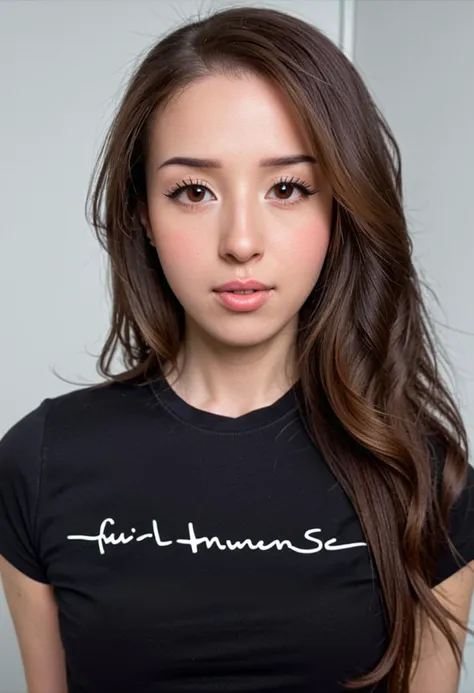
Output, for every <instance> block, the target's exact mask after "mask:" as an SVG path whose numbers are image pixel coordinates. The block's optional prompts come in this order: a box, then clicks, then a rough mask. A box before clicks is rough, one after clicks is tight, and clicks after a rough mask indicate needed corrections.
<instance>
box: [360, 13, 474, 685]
mask: <svg viewBox="0 0 474 693" xmlns="http://www.w3.org/2000/svg"><path fill="white" fill-rule="evenodd" d="M354 26H355V30H354V53H353V60H354V64H355V66H356V67H357V68H358V70H359V72H361V74H362V76H363V78H364V80H365V82H366V84H367V85H368V86H369V88H370V90H371V92H372V94H373V96H374V98H375V101H376V102H377V104H378V105H379V107H380V108H381V111H382V113H383V115H384V116H385V117H386V118H387V120H388V122H389V125H390V126H391V129H392V131H393V132H394V134H395V137H396V139H397V141H398V144H399V146H400V149H401V155H402V164H403V166H402V172H403V176H404V193H405V209H406V215H407V219H408V222H409V227H410V231H411V235H412V237H413V242H414V251H415V257H416V262H417V266H418V267H419V269H420V271H421V272H422V275H423V277H424V279H425V281H426V282H427V283H428V284H429V285H430V286H431V287H432V288H433V289H434V290H435V292H436V294H437V297H438V300H439V306H438V305H437V304H436V303H435V302H433V301H432V300H429V305H430V308H431V311H432V313H433V315H434V316H435V319H436V327H437V330H438V333H439V335H440V337H441V340H442V343H444V345H445V347H446V350H447V353H448V357H449V359H450V361H451V364H452V366H453V368H454V378H453V379H452V381H451V390H452V392H453V393H454V394H455V395H456V397H457V399H458V402H459V404H460V406H461V411H462V414H463V416H464V420H465V424H466V427H467V430H468V435H469V439H470V443H471V445H473V444H474V435H473V434H474V309H473V303H474V208H473V206H472V200H473V187H474V173H473V161H474V120H473V113H474V40H473V36H474V2H466V1H465V0H377V1H376V2H374V1H373V0H357V2H356V4H355V24H354ZM427 296H428V298H429V294H427ZM471 463H472V459H471ZM471 627H472V628H474V608H473V609H472V611H471ZM465 665H466V672H465V673H464V675H463V677H462V682H461V688H460V690H461V692H462V693H472V691H474V639H473V638H472V637H471V636H468V639H467V643H466V650H465Z"/></svg>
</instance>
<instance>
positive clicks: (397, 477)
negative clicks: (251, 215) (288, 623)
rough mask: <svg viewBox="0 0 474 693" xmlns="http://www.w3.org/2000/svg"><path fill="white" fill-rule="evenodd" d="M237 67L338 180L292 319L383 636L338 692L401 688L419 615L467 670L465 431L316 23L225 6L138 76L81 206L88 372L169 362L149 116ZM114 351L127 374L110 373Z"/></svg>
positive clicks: (376, 133) (304, 378)
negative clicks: (98, 257) (146, 205)
mask: <svg viewBox="0 0 474 693" xmlns="http://www.w3.org/2000/svg"><path fill="white" fill-rule="evenodd" d="M241 71H244V72H245V71H247V72H248V71H250V72H253V73H255V74H258V75H261V76H264V77H265V78H269V79H271V80H273V81H274V83H275V84H276V85H278V86H279V87H281V88H282V90H283V92H284V93H285V94H286V96H287V99H288V101H289V103H290V104H291V105H292V106H294V109H295V113H296V114H298V117H299V118H300V119H301V126H302V127H303V128H304V129H305V131H306V132H307V134H308V137H309V141H310V143H311V146H312V147H313V149H314V152H313V153H314V155H315V156H316V157H317V159H318V161H319V164H320V166H321V169H322V172H323V174H324V175H325V176H326V179H327V180H328V182H329V184H330V185H331V186H332V189H333V196H334V202H333V222H332V229H331V240H330V245H329V249H328V253H327V257H326V260H325V264H324V266H323V270H322V272H321V274H320V277H319V279H318V281H317V283H316V285H315V287H314V290H313V292H312V294H311V295H310V297H309V298H308V300H307V301H306V303H305V305H304V306H303V307H302V308H301V311H300V321H299V322H300V329H299V333H298V357H299V374H300V385H299V398H300V407H301V413H302V416H303V420H304V422H305V424H306V426H307V429H308V431H309V433H310V435H311V436H312V438H313V440H314V441H315V443H316V445H317V446H318V447H319V449H320V450H321V451H322V453H323V455H324V458H325V460H326V462H327V464H328V465H329V467H330V469H331V470H332V472H333V473H334V475H335V477H336V479H337V480H338V481H339V483H340V484H341V486H342V488H343V490H344V491H345V492H346V493H347V494H348V496H349V498H350V500H351V501H352V503H353V505H354V507H355V510H356V512H357V513H358V516H359V518H360V521H361V523H362V527H363V530H364V532H365V535H366V538H367V542H368V546H369V550H370V551H371V553H372V555H373V558H374V562H375V565H376V568H377V571H378V574H379V578H380V584H381V589H382V595H383V601H384V608H385V617H386V622H387V627H388V631H389V635H390V641H389V645H388V648H387V650H386V652H385V654H384V656H383V658H382V659H381V661H380V662H379V663H378V665H377V666H376V668H375V669H374V670H373V671H372V672H370V673H368V674H367V675H365V676H362V677H360V678H359V679H357V680H355V681H350V682H347V687H348V688H361V687H363V686H369V685H373V684H376V683H377V682H378V681H380V680H382V679H384V678H385V677H387V679H386V680H387V681H388V684H389V691H390V693H405V692H406V691H407V690H408V685H409V679H410V674H411V672H412V670H413V668H414V665H415V663H416V658H417V652H416V647H415V645H416V642H417V638H416V632H417V627H418V626H419V624H420V622H421V621H420V620H419V619H421V617H423V618H425V617H427V618H430V619H432V621H433V622H434V624H435V625H436V626H437V627H438V628H439V629H440V630H441V631H442V633H443V634H444V635H445V636H446V638H447V639H448V641H449V643H450V646H451V648H452V651H453V653H454V654H455V656H456V659H457V662H458V664H459V665H460V663H461V651H460V648H459V646H458V645H457V643H456V640H455V638H454V636H453V634H452V632H451V628H450V620H453V621H455V622H456V623H458V625H462V624H461V623H459V622H458V621H457V620H456V619H454V617H451V615H450V613H449V611H448V610H447V609H446V608H445V607H444V606H442V605H441V603H440V602H439V601H438V600H437V599H436V597H435V596H434V595H433V593H432V591H431V587H432V586H433V574H434V570H435V565H436V555H437V551H438V550H439V546H440V545H441V542H442V541H447V542H448V545H449V547H450V549H451V550H452V551H453V553H454V551H455V550H454V546H453V545H452V543H451V542H450V540H449V536H448V533H447V528H448V526H449V524H448V517H449V511H450V509H451V507H452V505H453V503H454V501H455V500H456V499H457V497H458V496H459V494H460V492H461V489H462V488H463V485H464V484H465V479H466V473H467V459H468V440H467V434H466V431H465V428H464V425H463V422H462V419H461V416H460V414H459V411H458V409H457V406H456V403H455V401H454V399H453V397H452V396H451V395H450V393H449V390H448V388H447V387H446V386H445V385H444V384H443V382H442V379H441V375H440V372H439V359H440V358H441V357H443V358H446V356H445V354H444V352H443V350H442V348H441V345H439V344H437V340H436V335H435V332H434V328H433V325H432V323H431V321H430V316H429V314H428V312H427V309H426V307H425V305H424V303H423V297H422V293H421V281H420V279H419V278H418V276H417V273H416V271H415V268H414V265H413V263H412V242H411V239H410V237H409V234H408V230H407V223H406V220H405V217H404V212H403V201H402V181H401V163H400V152H399V148H398V146H397V143H396V141H395V139H394V137H393V134H392V133H391V131H390V129H389V127H388V125H387V123H386V122H385V120H384V118H383V117H382V115H381V113H380V112H379V110H378V108H377V106H376V105H375V104H374V102H373V100H372V98H371V96H370V94H369V92H368V89H367V88H366V86H365V85H364V83H363V81H362V79H361V77H360V76H359V74H358V72H357V71H356V69H355V68H354V66H353V65H352V64H351V62H350V61H349V60H348V59H347V58H346V57H345V56H344V54H343V53H342V52H341V51H340V50H339V49H338V48H337V47H336V45H334V44H333V43H332V42H331V41H330V40H329V39H328V38H327V37H326V36H325V35H324V34H323V33H322V32H320V31H319V30H318V29H317V28H315V27H314V26H311V25H309V24H307V23H305V22H303V21H302V20H300V19H298V18H296V17H294V16H291V15H288V14H285V13H282V12H279V11H276V10H270V9H257V8H250V7H242V8H235V7H234V8H232V9H228V10H225V11H220V12H217V13H214V14H212V15H210V16H207V17H205V18H203V19H199V20H196V21H194V22H192V23H188V24H186V25H184V26H182V27H180V28H178V29H177V30H175V31H173V32H172V33H170V34H168V35H167V36H165V37H164V38H163V39H162V40H161V41H159V42H158V43H157V44H156V45H155V46H154V47H152V48H151V50H150V51H149V52H148V53H147V55H146V57H145V58H144V59H143V60H142V61H141V63H140V64H139V66H138V67H137V68H136V69H135V72H134V74H133V75H132V77H131V79H130V81H129V84H128V86H127V89H126V91H125V94H124V96H123V100H122V102H121V104H120V107H119V109H118V111H117V113H116V115H115V118H114V120H113V123H112V125H111V127H110V130H109V132H108V135H107V138H106V140H105V141H104V144H103V146H102V149H101V151H100V154H99V158H98V160H97V163H96V166H95V168H94V173H93V177H92V179H91V182H90V186H89V191H88V195H87V202H86V205H88V204H89V202H90V203H91V205H90V217H89V216H88V218H89V219H91V223H92V225H93V227H94V229H95V231H96V233H97V235H98V238H99V241H100V242H101V244H102V245H103V247H104V248H105V250H106V252H107V253H108V256H109V259H110V272H111V274H110V279H111V294H112V301H113V305H112V321H111V327H110V331H109V333H108V337H107V340H106V343H105V345H104V347H103V350H102V353H101V355H100V359H99V361H98V370H99V372H100V374H101V375H102V376H103V377H105V378H106V379H107V381H111V380H120V381H129V382H132V381H136V382H146V380H147V377H148V376H149V374H150V373H156V372H159V373H162V372H163V369H164V366H165V365H166V364H168V365H169V364H173V365H175V364H176V357H177V354H178V349H179V346H180V343H181V340H182V338H183V325H184V314H183V309H182V306H181V305H180V304H179V302H178V300H177V299H176V297H175V296H174V294H173V292H172V291H171V289H170V287H169V285H168V284H167V281H166V279H165V277H164V274H163V271H162V269H161V266H160V263H159V259H158V257H157V254H156V251H155V250H154V249H153V248H152V247H150V245H149V243H148V242H147V238H146V233H145V230H144V228H143V226H142V224H141V223H140V220H139V215H138V201H139V200H145V201H146V188H145V161H146V157H147V152H148V140H149V137H150V128H151V123H152V118H155V117H157V115H159V112H160V110H161V109H163V108H164V107H165V106H166V105H167V104H168V103H169V101H170V99H171V98H173V97H174V96H176V95H177V94H178V93H179V91H180V90H181V89H182V88H183V87H185V86H186V85H187V84H189V83H191V82H192V81H193V80H196V79H199V78H200V77H203V76H205V75H208V74H213V73H216V72H224V73H233V72H237V73H239V72H241ZM88 212H89V208H88V206H86V215H87V214H88ZM116 355H120V356H121V358H122V359H123V363H124V365H125V369H124V370H122V371H121V372H120V373H115V374H114V373H113V368H112V365H113V363H112V362H113V358H114V356H116ZM440 461H441V462H442V464H441V465H440V464H439V462H440ZM443 471H444V474H443V473H442V472H443Z"/></svg>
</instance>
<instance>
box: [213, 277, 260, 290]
mask: <svg viewBox="0 0 474 693" xmlns="http://www.w3.org/2000/svg"><path fill="white" fill-rule="evenodd" d="M271 288H272V287H271V286H267V285H266V284H262V282H257V281H256V280H255V279H245V280H240V279H239V280H235V281H233V282H227V284H222V285H221V286H218V287H217V289H214V291H250V290H251V289H254V290H255V291H269V290H270V289H271Z"/></svg>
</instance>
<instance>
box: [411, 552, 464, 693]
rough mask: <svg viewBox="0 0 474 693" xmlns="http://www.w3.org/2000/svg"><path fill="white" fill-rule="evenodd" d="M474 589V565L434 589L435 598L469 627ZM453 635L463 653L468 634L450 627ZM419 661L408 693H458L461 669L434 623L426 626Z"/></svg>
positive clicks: (421, 636) (452, 626)
mask: <svg viewBox="0 0 474 693" xmlns="http://www.w3.org/2000/svg"><path fill="white" fill-rule="evenodd" d="M473 588H474V561H471V563H469V564H468V565H467V566H465V567H464V568H462V569H461V570H458V572H456V573H455V574H454V575H451V577H449V578H447V579H446V580H444V581H443V582H442V583H441V584H440V585H438V586H437V587H435V588H433V592H434V594H435V595H436V597H437V598H438V599H439V600H440V601H441V602H442V603H443V605H444V606H446V608H447V609H449V610H450V611H451V613H453V615H454V616H457V617H458V618H459V620H460V621H462V622H463V623H464V624H466V625H467V623H468V621H469V611H470V607H471V599H472V593H473ZM450 627H451V628H452V629H453V633H454V635H455V637H456V639H457V641H458V643H459V645H460V647H461V650H463V649H464V645H465V641H466V633H465V631H464V630H461V629H460V628H459V627H457V626H455V625H454V624H453V623H450ZM418 637H419V638H421V651H420V659H419V662H418V665H417V667H416V669H415V670H414V674H413V677H414V678H413V679H412V681H411V685H410V691H409V693H426V691H430V693H457V691H458V687H459V674H460V672H459V668H458V666H457V664H456V660H455V659H454V656H453V653H452V651H451V648H450V647H449V645H448V643H447V641H446V638H445V637H444V636H443V635H442V634H441V633H440V631H439V630H438V629H437V628H435V627H434V625H433V624H432V623H427V624H425V626H423V628H422V630H421V633H420V634H419V636H418Z"/></svg>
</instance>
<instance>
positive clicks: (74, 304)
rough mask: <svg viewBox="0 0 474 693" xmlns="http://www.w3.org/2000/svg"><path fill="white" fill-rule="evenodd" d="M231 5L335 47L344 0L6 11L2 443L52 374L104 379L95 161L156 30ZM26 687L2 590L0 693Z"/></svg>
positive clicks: (15, 7)
mask: <svg viewBox="0 0 474 693" xmlns="http://www.w3.org/2000/svg"><path fill="white" fill-rule="evenodd" d="M232 4H248V5H257V6H261V5H265V6H270V7H275V8H279V9H283V10H286V11H288V12H290V13H292V14H296V15H298V16H301V17H302V18H304V19H306V20H309V21H311V22H313V23H314V24H316V25H317V26H318V27H319V28H320V29H322V30H323V31H325V32H326V33H327V34H328V36H329V37H330V38H331V39H332V40H334V41H335V42H339V37H340V32H341V6H340V3H339V1H338V0H275V1H274V2H247V3H245V2H242V3H235V2H222V1H217V0H212V1H209V0H207V1H206V0H204V1H203V0H173V2H169V1H168V0H154V1H149V2H143V1H142V0H121V1H114V0H102V1H99V0H93V1H89V0H81V1H79V0H68V1H67V2H65V1H62V2H47V1H41V2H21V1H20V0H15V1H11V2H8V1H7V2H5V1H1V2H0V84H1V97H0V98H1V109H0V151H1V156H2V164H1V167H0V204H1V209H2V214H1V219H0V312H1V316H2V321H1V325H0V335H1V342H0V343H1V347H0V349H1V359H0V377H1V390H2V395H3V396H2V397H1V398H0V436H1V435H3V433H4V432H5V431H6V430H7V429H8V428H9V427H10V426H11V425H12V424H13V423H14V422H15V421H17V420H18V419H19V418H20V417H21V416H23V414H25V413H26V412H27V411H29V410H31V409H33V408H35V407H36V406H37V405H38V404H39V403H40V401H41V400H42V399H44V398H45V397H54V396H56V395H59V394H61V393H63V392H67V391H69V390H72V389H75V387H76V386H75V385H71V383H69V382H63V381H62V380H60V379H59V377H58V376H60V377H61V378H65V379H67V380H68V381H76V382H97V381H98V379H99V378H98V376H97V374H96V371H95V356H96V355H97V354H98V353H99V350H100V347H101V345H102V342H103V339H104V337H105V333H106V330H107V326H108V319H109V301H108V297H107V291H106V285H105V284H106V271H105V267H106V265H105V262H104V258H103V256H102V253H101V252H100V251H99V246H98V243H97V241H96V240H95V238H94V236H93V232H92V230H91V229H90V227H89V226H88V225H87V223H86V221H85V216H84V203H85V196H86V190H87V186H88V183H89V177H90V175H91V173H92V168H93V164H94V160H95V157H96V156H97V154H98V150H99V146H100V144H101V142H102V138H103V137H104V135H105V132H106V128H107V126H108V124H109V123H110V120H111V117H112V115H113V112H114V109H115V108H116V106H117V104H118V101H119V98H120V96H121V94H122V90H123V88H124V86H125V83H126V80H127V78H128V76H129V74H130V72H131V70H132V68H133V67H134V66H135V65H136V64H137V62H138V61H139V59H140V57H143V55H144V53H145V52H146V51H147V49H148V48H149V47H151V45H152V44H153V43H154V42H155V41H156V40H157V39H158V37H159V36H160V34H162V33H163V32H165V31H168V30H169V29H171V28H172V27H177V25H178V24H180V23H181V21H182V20H185V19H189V18H191V17H196V15H197V13H198V11H199V12H200V14H205V13H207V12H209V11H210V10H212V9H217V8H219V7H223V6H224V5H225V6H229V5H232ZM346 30H347V27H346ZM55 372H56V373H57V374H58V376H57V375H55ZM0 592H1V590H0ZM25 691H26V685H25V682H24V677H23V672H22V666H21V661H20V656H19V651H18V647H17V644H16V639H15V637H14V632H13V626H12V623H11V619H10V616H9V614H8V611H7V607H6V603H5V600H4V596H3V593H2V594H1V595H0V693H24V692H25ZM45 693H46V692H45Z"/></svg>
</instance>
